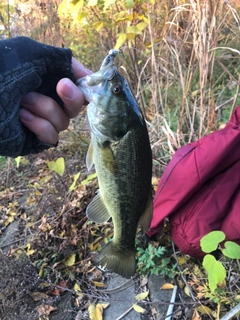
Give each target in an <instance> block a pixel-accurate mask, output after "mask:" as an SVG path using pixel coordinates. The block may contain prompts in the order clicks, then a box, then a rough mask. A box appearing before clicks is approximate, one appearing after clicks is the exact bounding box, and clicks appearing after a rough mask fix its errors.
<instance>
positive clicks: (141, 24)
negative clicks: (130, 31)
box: [137, 22, 148, 31]
mask: <svg viewBox="0 0 240 320" xmlns="http://www.w3.org/2000/svg"><path fill="white" fill-rule="evenodd" d="M147 26H148V23H147V22H140V23H138V24H137V28H138V30H140V31H142V30H143V29H145V28H146V27H147Z"/></svg>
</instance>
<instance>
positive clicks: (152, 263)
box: [137, 244, 177, 278]
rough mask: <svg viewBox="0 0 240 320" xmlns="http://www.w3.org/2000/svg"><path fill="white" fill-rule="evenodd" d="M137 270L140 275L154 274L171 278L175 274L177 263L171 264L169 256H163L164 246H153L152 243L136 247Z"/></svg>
mask: <svg viewBox="0 0 240 320" xmlns="http://www.w3.org/2000/svg"><path fill="white" fill-rule="evenodd" d="M137 252H138V254H137V257H138V262H137V266H138V271H139V273H140V274H141V275H147V274H155V275H163V276H168V277H170V278H173V277H174V276H175V275H176V268H177V263H175V264H172V263H171V259H170V258H169V257H164V254H165V252H166V249H165V248H164V247H158V248H155V247H154V246H153V245H152V244H149V246H148V247H147V248H146V249H143V248H140V247H138V248H137Z"/></svg>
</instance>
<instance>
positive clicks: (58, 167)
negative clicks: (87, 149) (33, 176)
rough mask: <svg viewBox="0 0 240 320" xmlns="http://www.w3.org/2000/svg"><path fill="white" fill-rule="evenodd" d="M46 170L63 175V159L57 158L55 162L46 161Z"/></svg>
mask: <svg viewBox="0 0 240 320" xmlns="http://www.w3.org/2000/svg"><path fill="white" fill-rule="evenodd" d="M47 165H48V168H49V169H50V170H52V171H55V172H57V174H59V175H60V176H62V175H63V173H64V170H65V161H64V158H63V157H60V158H58V159H57V160H56V161H47Z"/></svg>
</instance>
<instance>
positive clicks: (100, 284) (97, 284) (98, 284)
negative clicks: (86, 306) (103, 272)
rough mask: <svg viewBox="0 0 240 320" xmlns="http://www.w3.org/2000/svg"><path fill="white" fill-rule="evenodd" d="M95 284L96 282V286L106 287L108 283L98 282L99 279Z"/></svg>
mask: <svg viewBox="0 0 240 320" xmlns="http://www.w3.org/2000/svg"><path fill="white" fill-rule="evenodd" d="M93 284H94V285H95V286H96V287H106V284H105V283H102V282H98V281H93Z"/></svg>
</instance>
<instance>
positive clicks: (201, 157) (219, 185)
mask: <svg viewBox="0 0 240 320" xmlns="http://www.w3.org/2000/svg"><path fill="white" fill-rule="evenodd" d="M239 125H240V106H238V108H237V109H236V110H235V112H234V114H233V115H232V117H231V119H230V121H229V122H228V123H227V125H226V127H225V128H224V129H222V130H219V131H216V132H214V133H211V134H209V135H208V136H205V137H203V138H202V139H200V140H199V141H197V142H194V143H191V144H188V145H185V146H183V147H181V148H180V149H179V150H177V152H176V153H175V154H174V156H173V158H172V160H171V161H170V163H169V165H168V166H167V168H166V171H165V172H164V174H163V176H162V178H161V180H160V181H159V185H158V189H157V191H156V196H155V200H154V210H153V219H152V223H151V226H150V229H149V230H148V232H147V235H148V236H149V237H150V238H151V237H153V236H154V235H155V234H156V233H158V232H159V230H160V229H161V228H162V225H163V220H164V218H166V217H169V220H170V224H171V235H172V238H173V241H174V242H175V243H176V245H177V246H178V248H179V249H180V250H181V251H182V252H184V253H186V254H189V255H190V256H192V257H195V258H200V259H201V258H202V257H203V255H204V254H203V252H202V251H201V248H200V239H201V238H202V237H203V236H204V235H206V234H207V233H209V232H210V231H213V230H222V231H223V232H224V233H225V235H226V238H227V239H228V240H232V241H235V242H237V243H239V244H240V127H239Z"/></svg>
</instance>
